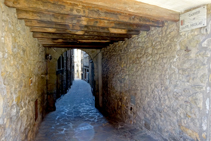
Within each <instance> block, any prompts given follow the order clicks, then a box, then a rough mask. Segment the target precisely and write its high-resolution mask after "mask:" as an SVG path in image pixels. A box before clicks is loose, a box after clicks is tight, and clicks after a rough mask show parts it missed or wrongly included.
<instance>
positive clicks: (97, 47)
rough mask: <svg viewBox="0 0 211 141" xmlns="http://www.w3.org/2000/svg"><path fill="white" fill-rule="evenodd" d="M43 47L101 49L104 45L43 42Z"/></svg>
mask: <svg viewBox="0 0 211 141" xmlns="http://www.w3.org/2000/svg"><path fill="white" fill-rule="evenodd" d="M43 47H49V48H76V49H101V48H104V47H106V46H99V45H48V44H43Z"/></svg>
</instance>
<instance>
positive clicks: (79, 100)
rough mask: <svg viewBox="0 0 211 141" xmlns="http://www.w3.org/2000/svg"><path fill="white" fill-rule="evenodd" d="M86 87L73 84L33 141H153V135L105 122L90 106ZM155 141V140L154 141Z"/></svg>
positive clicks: (83, 84) (90, 98)
mask: <svg viewBox="0 0 211 141" xmlns="http://www.w3.org/2000/svg"><path fill="white" fill-rule="evenodd" d="M94 105H95V104H94V97H93V95H92V93H91V87H90V85H89V84H88V83H87V82H85V81H83V80H76V81H74V82H73V86H72V88H71V89H70V91H69V92H68V93H67V94H66V95H64V96H63V97H62V98H61V99H59V100H58V101H57V103H56V107H57V108H56V109H57V110H56V111H55V112H52V113H50V114H48V115H47V116H46V118H45V120H44V121H43V122H42V124H41V126H40V129H39V133H38V135H37V137H36V141H140V140H141V141H156V140H159V139H160V138H158V137H157V136H155V135H148V133H147V131H142V130H138V129H136V128H132V127H130V126H129V125H125V124H123V123H118V122H115V121H113V120H109V119H106V118H105V117H103V115H102V114H100V113H99V111H98V110H97V109H96V108H95V106H94ZM152 136H153V137H154V138H156V139H154V138H153V137H152Z"/></svg>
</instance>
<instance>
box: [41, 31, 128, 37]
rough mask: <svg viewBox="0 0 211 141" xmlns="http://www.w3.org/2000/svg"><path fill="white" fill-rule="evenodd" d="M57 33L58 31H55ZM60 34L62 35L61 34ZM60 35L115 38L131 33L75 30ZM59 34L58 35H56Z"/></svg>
mask: <svg viewBox="0 0 211 141" xmlns="http://www.w3.org/2000/svg"><path fill="white" fill-rule="evenodd" d="M42 33H52V32H48V31H46V32H42ZM57 34H59V33H57ZM61 34H62V35H61ZM61 34H60V36H61V37H63V36H64V35H66V36H68V34H69V35H78V36H82V35H83V36H98V37H111V38H113V37H115V38H130V37H132V35H130V34H115V33H104V32H84V31H76V32H73V31H71V32H67V33H61ZM58 36H59V35H58Z"/></svg>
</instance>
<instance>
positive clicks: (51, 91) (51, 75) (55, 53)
mask: <svg viewBox="0 0 211 141" xmlns="http://www.w3.org/2000/svg"><path fill="white" fill-rule="evenodd" d="M67 50H70V49H69V48H46V54H50V55H51V56H52V59H51V60H50V61H47V63H46V68H47V71H46V73H47V80H46V81H47V82H46V83H47V84H46V85H47V93H48V100H47V102H48V111H54V110H55V100H54V95H55V94H56V81H57V76H56V65H57V60H58V59H59V57H60V56H61V54H63V53H64V52H66V51H67ZM81 50H82V51H84V52H86V53H87V54H88V55H89V56H90V58H91V59H92V60H93V63H94V74H95V77H94V80H95V91H94V92H93V93H94V94H95V96H96V102H95V103H96V107H101V106H99V105H100V103H101V102H99V101H100V99H102V98H100V97H99V93H102V90H101V88H102V75H101V71H102V65H101V56H102V54H101V50H100V49H81ZM99 64H100V65H99ZM99 72H100V73H99ZM99 74H100V75H99Z"/></svg>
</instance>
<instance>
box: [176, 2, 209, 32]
mask: <svg viewBox="0 0 211 141" xmlns="http://www.w3.org/2000/svg"><path fill="white" fill-rule="evenodd" d="M206 25H207V7H206V6H202V7H200V8H197V9H194V10H192V11H189V12H187V13H184V14H181V15H180V32H182V31H187V30H191V29H196V28H200V27H204V26H206Z"/></svg>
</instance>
